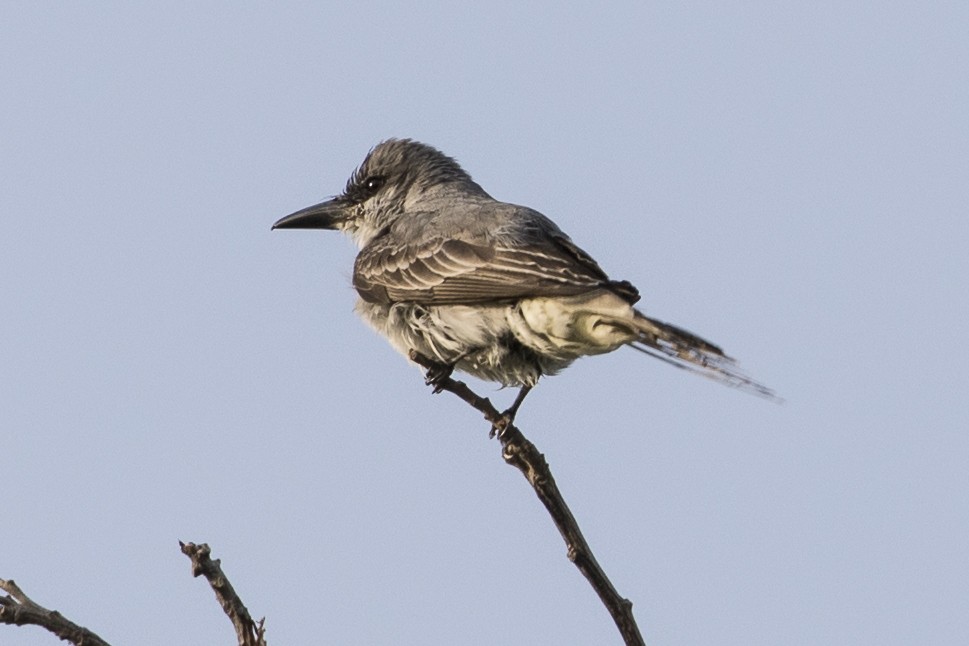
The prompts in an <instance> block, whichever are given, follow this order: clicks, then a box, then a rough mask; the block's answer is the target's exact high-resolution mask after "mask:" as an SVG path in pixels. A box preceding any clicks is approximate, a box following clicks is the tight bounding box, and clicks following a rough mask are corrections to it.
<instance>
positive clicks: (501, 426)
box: [488, 408, 518, 440]
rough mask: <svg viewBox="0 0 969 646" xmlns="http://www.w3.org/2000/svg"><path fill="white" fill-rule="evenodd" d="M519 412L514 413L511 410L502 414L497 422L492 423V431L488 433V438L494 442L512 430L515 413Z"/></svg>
mask: <svg viewBox="0 0 969 646" xmlns="http://www.w3.org/2000/svg"><path fill="white" fill-rule="evenodd" d="M517 412H518V411H513V410H512V409H510V408H509V409H508V410H506V411H505V412H504V413H502V414H501V416H500V417H499V418H498V419H497V420H495V421H494V422H492V423H491V431H490V432H489V433H488V438H489V439H492V440H493V439H495V438H496V437H498V438H500V437H501V436H502V435H504V434H505V431H507V430H508V429H509V428H511V427H512V425H513V424H514V422H515V413H517Z"/></svg>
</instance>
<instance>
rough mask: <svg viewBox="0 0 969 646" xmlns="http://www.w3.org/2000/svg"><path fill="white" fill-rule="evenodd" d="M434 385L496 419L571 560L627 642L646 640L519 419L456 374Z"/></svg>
mask: <svg viewBox="0 0 969 646" xmlns="http://www.w3.org/2000/svg"><path fill="white" fill-rule="evenodd" d="M411 359H412V360H414V361H415V362H417V363H418V364H420V365H421V366H423V367H425V368H427V369H429V370H432V369H435V368H439V367H440V366H439V365H438V364H436V363H435V362H434V361H433V360H431V359H428V358H427V357H423V356H421V355H419V354H417V353H411ZM433 385H434V386H435V392H439V391H441V390H447V391H448V392H451V393H454V394H455V395H457V396H458V397H460V398H461V399H462V400H463V401H465V402H466V403H467V404H469V405H470V406H471V407H473V408H474V409H475V410H477V411H479V412H480V413H482V414H483V415H484V418H485V419H486V420H488V421H489V422H491V425H492V429H493V430H494V429H497V430H498V440H499V441H500V442H501V449H502V451H501V455H502V457H503V458H504V460H505V462H507V463H508V464H510V465H512V466H513V467H515V468H517V469H518V470H519V471H521V472H522V475H524V476H525V478H526V479H527V480H528V482H529V484H531V485H532V488H533V489H534V490H535V493H536V494H537V495H538V498H539V500H541V501H542V504H543V505H545V508H546V509H547V510H548V513H549V515H551V516H552V521H553V522H554V523H555V526H556V527H557V528H558V530H559V533H560V534H561V535H562V538H563V539H564V540H565V545H566V547H567V548H568V557H569V560H570V561H572V562H573V563H575V566H576V567H577V568H579V571H580V572H582V574H583V575H584V576H585V578H586V579H588V581H589V583H590V584H591V585H592V588H593V589H594V590H595V591H596V594H598V595H599V599H601V600H602V603H603V604H604V605H605V606H606V609H607V610H608V611H609V614H610V615H612V619H613V621H615V622H616V627H617V628H618V629H619V632H620V634H622V638H623V640H624V641H625V643H626V645H627V646H645V642H644V641H643V637H642V635H641V634H640V633H639V627H638V626H637V625H636V619H635V618H634V617H633V604H632V602H631V601H629V600H628V599H625V598H623V597H622V596H621V595H620V594H619V593H618V592H617V591H616V588H615V587H614V586H613V585H612V582H611V581H610V580H609V577H607V576H606V573H605V572H604V571H603V570H602V568H601V567H600V566H599V563H598V562H597V561H596V559H595V556H593V554H592V549H591V548H590V547H589V544H588V543H587V542H586V540H585V538H584V537H583V536H582V532H581V530H580V529H579V524H578V523H577V522H576V520H575V517H574V516H573V515H572V511H571V510H570V509H569V506H568V505H567V504H566V502H565V499H564V498H562V494H561V493H560V492H559V489H558V486H556V484H555V479H554V478H553V477H552V472H551V470H550V469H549V466H548V463H547V462H546V461H545V456H544V455H542V454H541V453H540V452H539V450H538V449H537V448H535V445H534V444H532V443H531V442H530V441H528V439H527V438H526V437H525V436H524V435H522V433H521V431H519V430H518V428H516V427H515V425H514V424H512V423H511V422H509V420H508V419H507V418H506V417H505V416H503V415H502V414H501V413H499V412H498V410H497V409H496V408H495V407H494V406H493V405H492V404H491V401H490V400H489V399H488V398H487V397H481V396H480V395H478V394H477V393H475V392H474V391H473V390H471V389H470V388H469V387H468V386H467V384H465V383H464V382H462V381H457V380H455V379H452V378H451V377H450V376H440V375H438V376H436V378H435V379H434V384H433Z"/></svg>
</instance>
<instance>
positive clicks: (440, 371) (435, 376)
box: [424, 363, 454, 395]
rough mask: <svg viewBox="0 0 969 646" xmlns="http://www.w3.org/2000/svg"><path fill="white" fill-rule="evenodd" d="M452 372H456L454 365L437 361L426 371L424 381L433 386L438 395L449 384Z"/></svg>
mask: <svg viewBox="0 0 969 646" xmlns="http://www.w3.org/2000/svg"><path fill="white" fill-rule="evenodd" d="M452 372H454V366H453V365H448V364H446V363H436V364H434V365H433V366H430V367H428V369H427V372H425V373H424V383H425V384H427V385H428V386H431V387H432V388H433V389H434V390H433V392H434V394H435V395H436V394H438V393H439V392H441V391H442V390H444V386H446V385H447V381H448V379H450V378H451V373H452Z"/></svg>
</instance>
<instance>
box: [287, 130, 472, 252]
mask: <svg viewBox="0 0 969 646" xmlns="http://www.w3.org/2000/svg"><path fill="white" fill-rule="evenodd" d="M460 197H485V198H487V197H488V196H487V194H486V193H485V192H484V191H483V190H482V189H481V187H480V186H478V185H477V184H476V183H475V182H474V181H473V180H472V179H471V176H470V175H468V173H467V172H465V170H464V169H463V168H461V166H460V165H458V163H457V162H456V161H455V160H454V159H452V158H451V157H448V156H447V155H445V154H444V153H442V152H441V151H439V150H437V149H436V148H433V147H431V146H428V145H426V144H422V143H418V142H416V141H412V140H410V139H388V140H387V141H384V142H381V143H380V144H378V145H377V146H375V147H374V148H373V149H372V150H371V151H370V153H369V154H368V155H367V157H366V159H364V160H363V163H362V164H360V167H359V168H357V170H355V171H354V172H353V174H352V175H351V176H350V179H349V180H347V185H346V188H344V189H343V193H342V194H341V195H338V196H337V197H334V198H332V199H330V200H326V201H325V202H320V203H319V204H314V205H313V206H310V207H307V208H305V209H301V210H299V211H296V212H295V213H291V214H290V215H287V216H286V217H284V218H281V219H280V220H278V221H277V222H276V223H275V224H273V227H272V228H273V229H337V230H340V231H343V232H345V233H347V234H348V235H349V236H350V237H351V238H353V239H354V240H355V241H356V243H357V244H358V245H359V246H360V247H363V246H365V245H366V244H367V243H368V242H370V241H371V240H373V239H374V238H375V237H376V236H377V235H378V234H379V233H380V232H381V231H383V230H385V229H386V228H387V227H389V226H391V225H392V224H393V223H394V222H395V221H396V220H397V219H398V218H400V217H401V216H403V215H405V214H408V213H411V214H413V213H420V212H425V211H427V210H429V209H430V208H432V207H434V206H435V205H433V202H434V201H435V200H437V199H439V198H450V199H454V198H460Z"/></svg>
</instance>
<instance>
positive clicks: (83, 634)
mask: <svg viewBox="0 0 969 646" xmlns="http://www.w3.org/2000/svg"><path fill="white" fill-rule="evenodd" d="M0 590H3V591H4V592H6V593H7V594H6V596H3V597H0V623H5V624H10V625H11V626H24V625H26V624H32V625H34V626H40V627H41V628H45V629H47V630H48V631H49V632H51V633H53V634H54V635H56V636H57V637H59V638H61V639H63V640H64V641H67V642H71V643H72V644H74V645H75V646H110V645H109V644H108V642H106V641H104V640H103V639H101V638H100V637H98V636H97V635H96V634H94V633H93V632H91V631H90V630H88V629H87V628H84V627H83V626H78V625H77V624H75V623H74V622H72V621H69V620H68V619H66V618H65V617H64V615H62V614H61V613H59V612H57V611H56V610H48V609H47V608H44V607H43V606H41V605H39V604H37V603H36V602H34V601H33V600H32V599H31V598H30V597H28V596H27V595H26V594H24V591H23V590H21V589H20V586H18V585H17V584H16V583H14V581H13V579H0Z"/></svg>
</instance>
